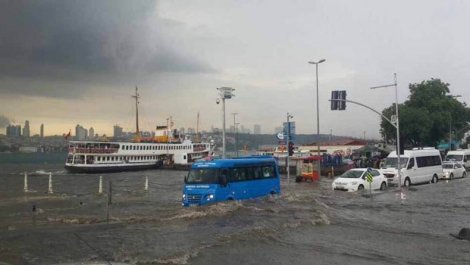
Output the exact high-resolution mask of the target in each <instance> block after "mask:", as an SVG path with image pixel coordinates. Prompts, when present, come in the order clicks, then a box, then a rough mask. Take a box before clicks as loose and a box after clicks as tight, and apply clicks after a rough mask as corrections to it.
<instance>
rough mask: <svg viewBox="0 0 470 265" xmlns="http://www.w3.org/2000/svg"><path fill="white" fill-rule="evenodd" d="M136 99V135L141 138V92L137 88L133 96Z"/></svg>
mask: <svg viewBox="0 0 470 265" xmlns="http://www.w3.org/2000/svg"><path fill="white" fill-rule="evenodd" d="M131 97H133V98H135V135H136V137H137V138H139V136H140V131H139V98H140V96H139V92H138V88H137V86H135V95H134V96H131Z"/></svg>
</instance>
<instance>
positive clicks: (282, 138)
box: [277, 132, 284, 140]
mask: <svg viewBox="0 0 470 265" xmlns="http://www.w3.org/2000/svg"><path fill="white" fill-rule="evenodd" d="M277 139H279V140H284V134H283V133H282V132H280V133H277Z"/></svg>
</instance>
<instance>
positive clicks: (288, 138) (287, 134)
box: [286, 112, 294, 184]
mask: <svg viewBox="0 0 470 265" xmlns="http://www.w3.org/2000/svg"><path fill="white" fill-rule="evenodd" d="M291 118H294V116H292V115H291V114H289V112H287V126H286V127H287V128H286V130H287V132H286V147H287V148H286V151H287V156H286V172H287V184H289V182H290V170H289V166H290V165H289V164H290V163H289V160H290V156H289V148H290V122H289V119H291Z"/></svg>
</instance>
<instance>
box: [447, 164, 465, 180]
mask: <svg viewBox="0 0 470 265" xmlns="http://www.w3.org/2000/svg"><path fill="white" fill-rule="evenodd" d="M442 169H443V170H444V177H443V179H453V178H465V176H467V171H466V170H465V167H464V166H463V165H462V164H461V163H459V162H451V161H446V162H444V163H442Z"/></svg>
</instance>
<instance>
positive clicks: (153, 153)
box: [65, 87, 214, 173]
mask: <svg viewBox="0 0 470 265" xmlns="http://www.w3.org/2000/svg"><path fill="white" fill-rule="evenodd" d="M132 97H133V98H135V106H136V141H135V142H108V141H70V142H69V148H68V155H67V159H66V161H65V168H66V169H67V170H68V171H70V172H81V173H94V172H111V171H126V170H140V169H149V168H158V167H160V166H162V165H164V163H166V164H167V165H169V166H174V167H178V166H183V167H184V166H188V165H190V164H191V163H193V162H194V161H196V160H199V159H203V158H206V157H208V156H209V155H212V151H213V147H214V146H213V145H212V144H210V143H193V142H192V141H191V140H190V139H189V138H186V139H184V140H181V139H180V138H179V137H175V135H173V134H172V130H171V126H172V125H170V126H169V124H167V126H157V132H156V136H155V137H153V138H151V139H142V138H140V131H139V110H138V104H139V101H138V99H139V98H140V96H139V94H138V92H137V87H136V88H135V95H133V96H132ZM167 123H168V119H167ZM172 123H173V122H171V124H172ZM69 134H70V133H69Z"/></svg>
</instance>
